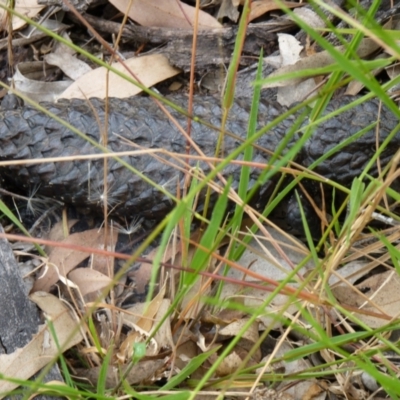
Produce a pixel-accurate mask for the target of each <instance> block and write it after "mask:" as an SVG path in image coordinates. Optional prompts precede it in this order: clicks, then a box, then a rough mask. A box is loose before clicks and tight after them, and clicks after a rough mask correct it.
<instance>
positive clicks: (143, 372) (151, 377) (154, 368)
mask: <svg viewBox="0 0 400 400" xmlns="http://www.w3.org/2000/svg"><path fill="white" fill-rule="evenodd" d="M164 364H165V362H164V360H145V361H140V362H139V363H137V364H135V365H134V366H133V367H132V369H131V370H130V371H129V373H128V375H127V376H126V380H127V382H128V383H129V384H130V385H137V384H140V383H143V382H154V381H155V380H156V378H157V373H161V372H162V371H163V369H164ZM101 368H102V367H94V368H91V369H81V368H78V369H77V371H76V372H77V374H78V376H79V377H81V378H87V379H89V381H90V382H91V383H92V385H93V386H96V385H97V382H98V379H99V374H100V371H101ZM122 371H124V369H122ZM122 375H123V373H121V372H120V371H119V370H118V368H115V367H112V366H110V367H108V369H107V374H106V388H107V389H112V388H113V387H115V386H116V385H117V383H118V382H119V380H120V378H121V377H122Z"/></svg>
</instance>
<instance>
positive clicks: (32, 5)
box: [0, 0, 46, 31]
mask: <svg viewBox="0 0 400 400" xmlns="http://www.w3.org/2000/svg"><path fill="white" fill-rule="evenodd" d="M0 4H1V5H3V6H8V7H10V2H9V1H8V0H0ZM45 7H46V6H44V5H39V4H38V3H37V1H36V0H16V1H15V11H17V12H19V13H20V14H22V15H24V16H26V17H28V18H34V17H36V16H37V15H38V14H39V13H40V11H42V10H43V8H45ZM6 19H7V12H6V10H4V9H3V8H0V31H3V30H4V29H5V27H6V26H7V24H6ZM26 24H27V23H26V22H25V21H24V20H23V19H20V18H18V17H16V16H14V17H13V19H12V27H13V30H17V29H20V28H22V27H23V26H25V25H26Z"/></svg>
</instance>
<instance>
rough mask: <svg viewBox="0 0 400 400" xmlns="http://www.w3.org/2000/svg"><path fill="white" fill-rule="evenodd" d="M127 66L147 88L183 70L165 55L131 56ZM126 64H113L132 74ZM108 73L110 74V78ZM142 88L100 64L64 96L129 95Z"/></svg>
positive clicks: (77, 81) (82, 97)
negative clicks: (170, 61) (172, 63)
mask: <svg viewBox="0 0 400 400" xmlns="http://www.w3.org/2000/svg"><path fill="white" fill-rule="evenodd" d="M124 65H125V66H126V67H128V68H129V70H130V71H131V72H133V74H135V76H136V78H137V79H138V80H139V81H140V82H141V83H142V84H143V85H144V86H146V87H150V86H153V85H154V84H156V83H158V82H161V81H164V80H165V79H168V78H171V77H172V76H175V75H177V74H178V73H180V70H179V69H177V68H175V67H172V66H171V65H170V64H169V63H168V60H167V58H166V57H165V56H163V55H161V54H152V55H149V56H144V57H134V58H130V59H128V60H126V61H124ZM124 65H122V64H120V63H114V64H113V65H112V66H113V68H115V69H117V70H118V71H121V72H123V73H124V74H126V75H129V72H128V71H127V70H126V68H125V66H124ZM107 74H109V75H108V78H107ZM107 86H108V90H107ZM141 91H142V90H141V89H140V88H139V87H137V86H135V85H134V84H131V83H129V82H127V81H126V80H125V79H123V78H121V77H120V76H118V75H116V74H114V73H113V72H109V71H108V70H107V68H105V67H100V68H96V69H94V70H92V71H90V72H88V73H87V74H84V75H82V76H81V77H80V78H79V79H77V80H76V81H75V82H74V83H73V84H71V85H70V86H69V87H68V89H66V90H65V91H64V92H63V93H62V94H61V95H60V98H65V99H72V98H79V99H85V98H90V97H99V98H104V97H105V96H106V95H108V96H110V97H119V98H125V97H130V96H134V95H135V94H137V93H140V92H141Z"/></svg>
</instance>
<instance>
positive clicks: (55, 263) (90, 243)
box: [32, 229, 116, 292]
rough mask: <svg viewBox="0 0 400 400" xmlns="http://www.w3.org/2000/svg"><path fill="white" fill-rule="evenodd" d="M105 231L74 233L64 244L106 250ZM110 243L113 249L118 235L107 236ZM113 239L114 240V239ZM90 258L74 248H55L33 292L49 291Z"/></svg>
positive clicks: (88, 254) (93, 230) (87, 254)
mask: <svg viewBox="0 0 400 400" xmlns="http://www.w3.org/2000/svg"><path fill="white" fill-rule="evenodd" d="M104 235H105V232H104V229H91V230H87V231H84V232H79V233H74V234H72V235H70V236H68V237H67V238H66V239H64V240H63V241H62V243H64V244H69V245H71V246H74V245H75V246H84V247H91V248H94V249H104V240H105V237H104ZM107 237H108V238H109V240H110V242H109V245H108V247H109V248H111V249H113V248H114V246H115V240H116V235H107ZM112 237H113V238H114V239H112ZM89 256H90V253H88V252H84V251H78V250H75V249H73V248H68V249H67V248H63V247H55V248H53V249H52V251H51V253H50V254H49V260H48V268H47V270H46V271H45V273H44V275H43V276H42V277H41V278H40V279H38V280H37V281H36V282H35V284H34V286H33V290H32V291H33V292H37V291H39V290H41V291H45V292H47V291H49V290H50V288H51V286H52V285H54V284H55V283H56V282H57V281H58V280H59V277H60V276H62V277H64V278H65V277H66V276H67V274H68V273H69V272H70V271H72V270H73V269H74V268H75V267H77V266H78V265H79V264H80V263H81V262H82V261H84V260H85V259H86V258H88V257H89Z"/></svg>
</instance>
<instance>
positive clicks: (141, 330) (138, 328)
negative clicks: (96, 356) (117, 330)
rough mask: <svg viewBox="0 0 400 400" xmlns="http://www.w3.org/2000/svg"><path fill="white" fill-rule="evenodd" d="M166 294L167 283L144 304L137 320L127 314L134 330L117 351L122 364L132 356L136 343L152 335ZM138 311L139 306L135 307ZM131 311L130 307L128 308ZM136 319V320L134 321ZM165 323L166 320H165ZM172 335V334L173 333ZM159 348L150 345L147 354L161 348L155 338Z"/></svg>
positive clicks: (126, 319) (127, 319)
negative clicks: (151, 332) (141, 313)
mask: <svg viewBox="0 0 400 400" xmlns="http://www.w3.org/2000/svg"><path fill="white" fill-rule="evenodd" d="M164 296H165V285H164V286H163V287H162V288H161V290H160V292H159V293H158V294H157V296H156V297H154V299H153V300H152V301H151V302H150V303H146V304H144V305H143V315H142V316H141V317H139V318H138V319H137V320H136V321H135V319H136V318H135V317H133V318H131V316H129V315H125V316H124V319H125V321H129V322H131V323H130V324H129V325H131V326H133V329H132V331H131V332H130V333H129V334H128V335H127V336H126V339H125V340H124V341H123V342H122V344H121V346H120V348H119V351H118V353H117V357H118V360H119V361H120V363H121V364H124V363H125V362H126V360H127V359H128V358H131V357H132V354H133V345H134V343H139V342H143V341H145V340H146V339H147V337H148V336H149V335H150V331H151V329H152V328H153V327H154V326H155V325H156V324H157V322H156V321H155V317H156V315H157V313H158V312H159V309H160V307H161V304H162V302H163V299H164ZM135 310H136V311H137V307H135ZM128 311H129V309H128ZM133 321H135V322H133ZM164 324H165V321H164ZM171 336H172V335H171ZM153 343H154V344H156V345H157V346H156V347H157V348H154V346H153V347H152V348H150V347H148V348H147V349H146V354H147V355H154V354H157V350H158V349H159V348H160V347H159V345H158V343H156V342H155V341H154V340H153Z"/></svg>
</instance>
